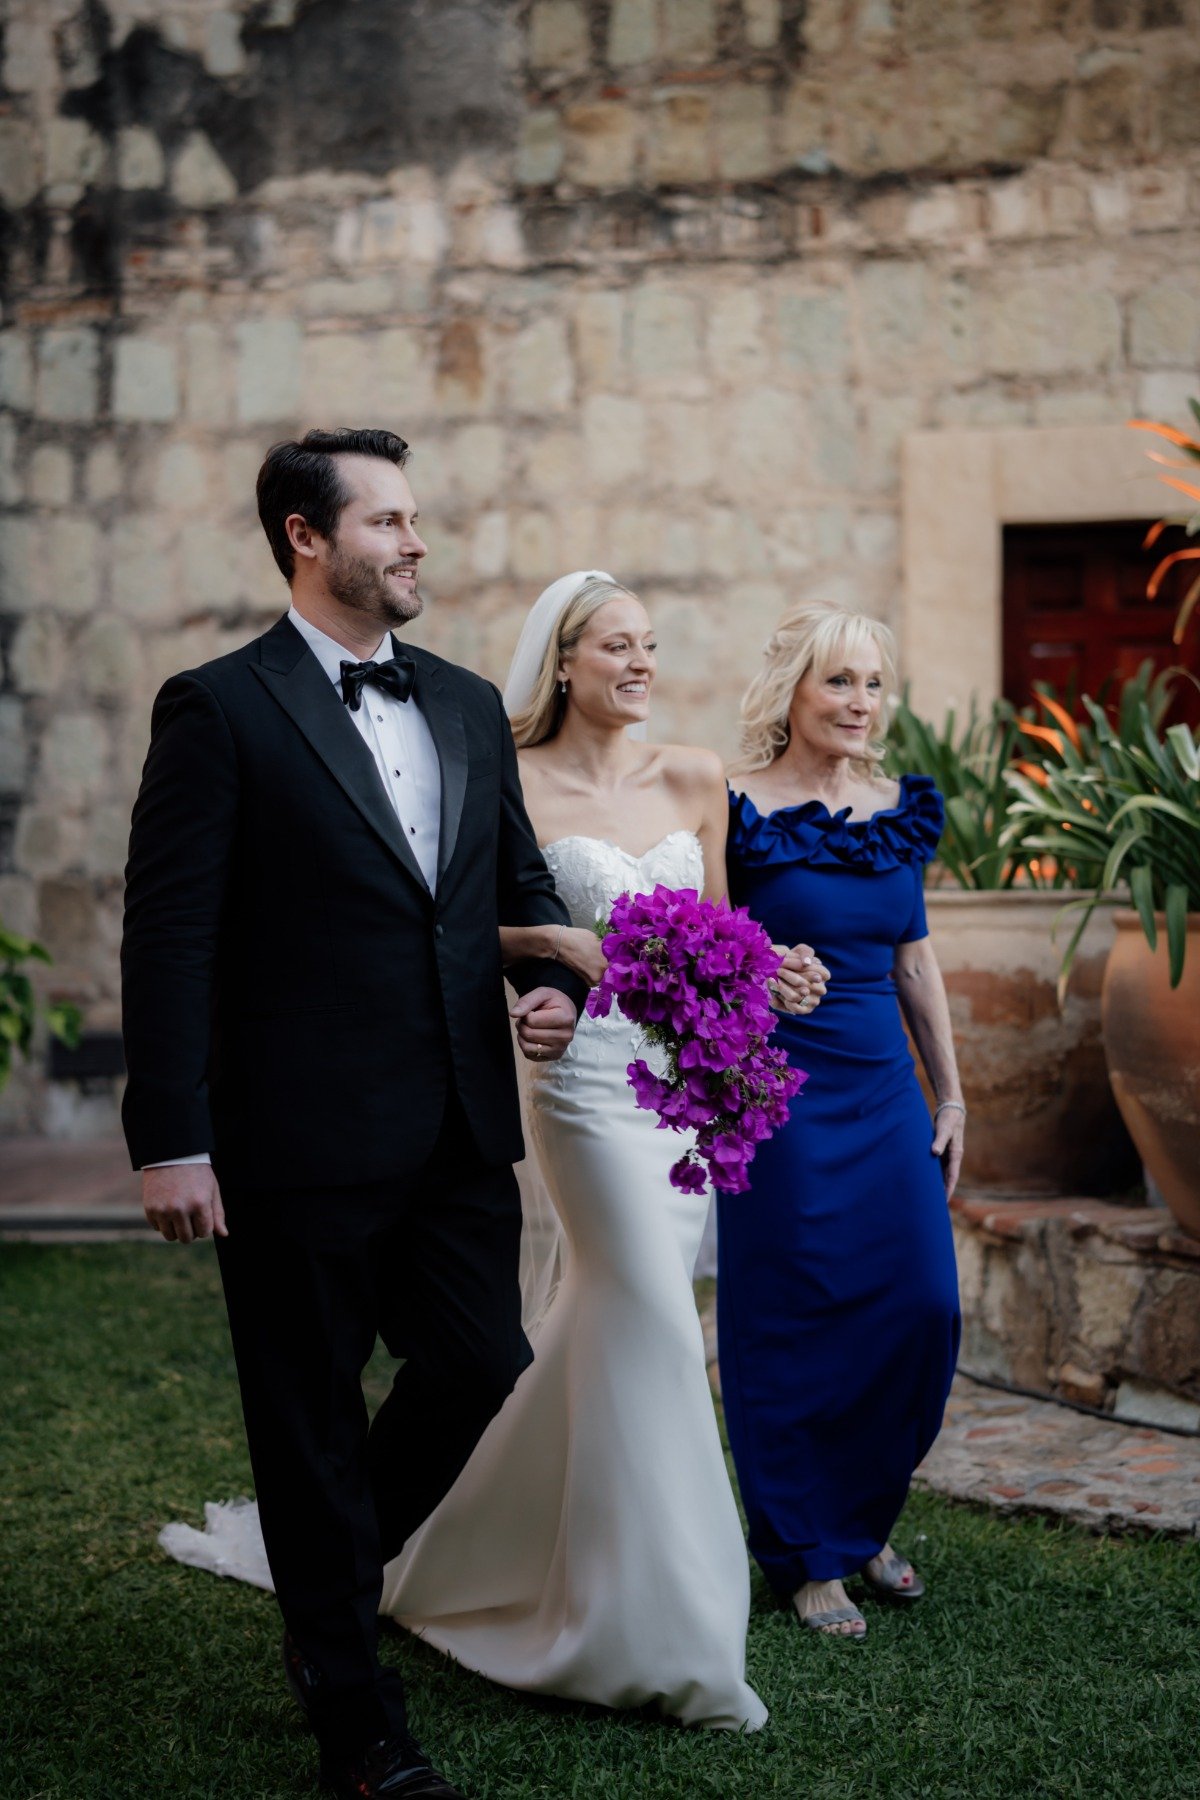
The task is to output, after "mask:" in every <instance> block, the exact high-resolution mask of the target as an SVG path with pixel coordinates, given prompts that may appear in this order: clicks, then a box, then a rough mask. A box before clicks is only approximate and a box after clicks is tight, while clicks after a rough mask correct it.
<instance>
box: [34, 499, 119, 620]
mask: <svg viewBox="0 0 1200 1800" xmlns="http://www.w3.org/2000/svg"><path fill="white" fill-rule="evenodd" d="M103 542H104V540H103V537H102V535H101V533H100V531H99V529H98V528H97V526H96V525H94V524H93V523H92V521H91V520H90V519H86V518H77V517H74V516H72V515H67V516H65V517H59V518H56V519H53V520H51V521H49V522H48V523H47V527H46V534H45V538H44V540H43V546H44V547H43V555H44V557H45V563H44V579H45V595H46V603H47V605H48V606H51V607H53V608H54V610H55V611H56V612H61V613H68V614H69V615H70V616H71V617H72V618H79V617H81V616H82V615H83V614H84V613H90V612H92V611H94V610H95V607H96V605H97V603H98V601H99V598H100V573H101V567H102V546H103Z"/></svg>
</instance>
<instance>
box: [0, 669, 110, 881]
mask: <svg viewBox="0 0 1200 1800" xmlns="http://www.w3.org/2000/svg"><path fill="white" fill-rule="evenodd" d="M3 705H4V702H3V701H2V700H0V708H2V707H3ZM142 753H143V755H144V754H145V745H144V744H143V746H142ZM80 844H81V832H80V829H79V821H78V819H75V818H68V817H66V816H64V813H63V809H62V807H61V806H59V807H54V806H40V805H39V806H24V807H22V808H21V811H20V813H19V814H18V815H17V829H16V833H15V835H14V839H13V860H14V862H15V863H16V866H17V868H18V870H19V871H20V873H21V874H23V875H29V876H33V877H34V879H35V880H38V879H41V878H42V877H44V876H46V875H56V874H58V873H60V872H61V871H62V870H63V869H66V868H69V867H70V865H71V864H72V863H73V862H74V861H75V860H76V859H77V857H78V854H79V849H80Z"/></svg>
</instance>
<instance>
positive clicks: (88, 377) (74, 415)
mask: <svg viewBox="0 0 1200 1800" xmlns="http://www.w3.org/2000/svg"><path fill="white" fill-rule="evenodd" d="M99 383H100V340H99V338H98V336H97V334H96V333H95V332H94V331H92V330H89V329H88V327H87V326H68V327H63V328H61V329H57V330H53V331H45V332H43V333H42V337H41V342H40V343H39V345H38V375H37V410H38V412H39V413H40V414H41V416H42V418H44V419H56V420H61V421H63V422H64V423H65V422H71V423H79V424H83V423H86V422H87V421H88V420H90V419H94V418H95V417H96V409H97V405H98V403H99V392H100V388H99Z"/></svg>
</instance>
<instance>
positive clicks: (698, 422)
mask: <svg viewBox="0 0 1200 1800" xmlns="http://www.w3.org/2000/svg"><path fill="white" fill-rule="evenodd" d="M718 451H719V445H718V443H717V439H716V432H715V430H714V428H713V423H712V418H711V416H710V413H709V409H708V408H707V407H706V406H698V405H693V404H688V403H687V402H682V401H672V400H663V401H660V402H659V403H658V404H657V405H656V406H654V407H653V409H652V410H651V413H650V457H649V460H650V466H651V467H652V468H653V470H654V471H655V476H656V478H657V480H658V481H659V482H660V483H661V484H662V485H663V486H664V487H668V488H699V487H704V486H706V484H707V483H708V482H710V481H712V480H713V479H714V477H715V475H716V472H717V459H718Z"/></svg>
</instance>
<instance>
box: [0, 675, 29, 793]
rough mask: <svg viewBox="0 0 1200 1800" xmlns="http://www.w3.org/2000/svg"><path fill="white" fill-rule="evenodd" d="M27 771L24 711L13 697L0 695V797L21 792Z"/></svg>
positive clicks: (27, 750) (13, 695)
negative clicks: (0, 795)
mask: <svg viewBox="0 0 1200 1800" xmlns="http://www.w3.org/2000/svg"><path fill="white" fill-rule="evenodd" d="M28 768H29V748H28V741H27V739H26V736H25V708H24V706H23V705H22V703H21V701H20V700H18V698H17V696H16V695H15V694H0V794H20V793H23V792H24V788H25V780H26V775H27V772H28Z"/></svg>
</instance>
